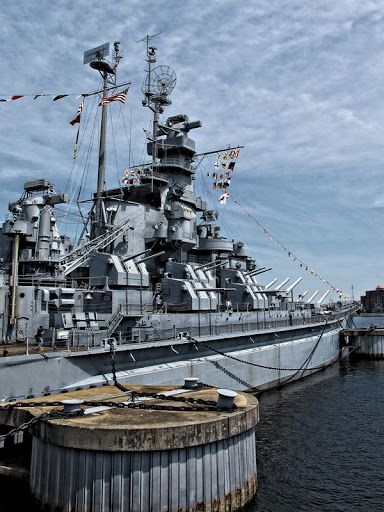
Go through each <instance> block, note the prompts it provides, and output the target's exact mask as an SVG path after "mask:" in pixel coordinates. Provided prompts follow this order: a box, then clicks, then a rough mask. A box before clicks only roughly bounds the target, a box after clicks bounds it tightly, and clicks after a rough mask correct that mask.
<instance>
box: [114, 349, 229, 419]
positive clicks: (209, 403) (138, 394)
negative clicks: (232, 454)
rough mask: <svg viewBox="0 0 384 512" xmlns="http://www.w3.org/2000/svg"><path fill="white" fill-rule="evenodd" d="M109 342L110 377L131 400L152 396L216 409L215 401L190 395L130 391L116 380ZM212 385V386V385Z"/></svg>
mask: <svg viewBox="0 0 384 512" xmlns="http://www.w3.org/2000/svg"><path fill="white" fill-rule="evenodd" d="M108 343H109V349H110V354H111V366H112V379H113V384H114V385H115V386H116V387H117V388H118V389H120V391H124V392H129V393H131V396H132V401H133V400H134V397H139V398H144V397H147V398H153V399H155V400H164V401H167V400H168V401H170V402H181V403H185V404H195V405H200V406H204V407H206V408H207V410H210V411H211V410H218V407H217V402H216V401H215V400H203V399H202V398H192V397H181V396H174V395H171V396H167V395H164V394H162V393H145V392H139V391H132V390H131V389H129V388H127V387H125V386H123V385H122V384H120V383H119V382H118V381H117V377H116V359H115V353H116V351H115V347H114V344H113V340H110V341H108ZM201 387H211V386H208V385H204V386H203V385H202V386H201ZM212 387H214V386H212ZM195 389H196V388H195ZM149 407H153V406H149ZM155 407H156V408H158V407H164V406H155ZM236 408H237V406H236V404H234V405H233V407H232V409H236ZM170 410H180V411H181V410H188V411H191V410H199V411H201V410H202V408H198V409H192V408H191V407H188V408H181V407H178V408H174V406H172V409H170Z"/></svg>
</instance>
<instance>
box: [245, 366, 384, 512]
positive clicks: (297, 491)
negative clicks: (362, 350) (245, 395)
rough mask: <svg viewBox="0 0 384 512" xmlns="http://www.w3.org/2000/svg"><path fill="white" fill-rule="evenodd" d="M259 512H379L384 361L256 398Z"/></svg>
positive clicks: (383, 478) (337, 369)
mask: <svg viewBox="0 0 384 512" xmlns="http://www.w3.org/2000/svg"><path fill="white" fill-rule="evenodd" d="M259 399H260V416H261V421H260V424H259V428H258V439H257V449H258V453H257V459H258V472H259V490H258V495H257V499H256V500H255V503H253V504H252V506H251V507H249V510H250V511H257V512H290V511H294V512H299V511H306V512H309V511H311V512H315V511H319V512H320V511H321V512H328V511H329V512H338V511H342V512H357V511H364V512H382V511H384V361H378V362H374V361H359V362H354V363H349V362H342V363H340V365H336V366H334V367H332V368H330V369H328V370H326V371H325V372H323V373H322V374H318V375H316V376H313V377H311V378H309V379H307V380H306V381H302V382H300V383H295V384H292V385H291V386H288V387H287V388H285V389H282V390H281V391H272V392H269V393H265V394H264V395H263V396H261V397H260V398H259Z"/></svg>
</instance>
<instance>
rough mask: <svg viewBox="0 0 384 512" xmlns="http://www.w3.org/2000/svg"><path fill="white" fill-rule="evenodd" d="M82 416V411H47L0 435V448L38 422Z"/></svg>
mask: <svg viewBox="0 0 384 512" xmlns="http://www.w3.org/2000/svg"><path fill="white" fill-rule="evenodd" d="M49 405H52V403H50V404H49ZM60 405H62V404H60ZM39 406H41V404H39ZM15 407H16V405H15ZM23 407H24V405H23ZM2 409H3V408H1V409H0V410H2ZM83 414H84V410H82V409H81V410H80V411H71V412H67V411H65V412H64V411H63V410H60V411H58V410H53V411H49V412H44V413H43V414H40V415H39V416H34V417H33V418H31V419H30V420H28V421H26V422H24V423H22V424H21V425H19V426H18V427H15V428H13V429H12V430H10V431H9V432H7V433H6V434H3V435H0V447H4V444H5V440H6V439H7V438H9V437H11V436H14V435H15V434H18V433H19V432H24V431H25V430H28V429H29V428H31V427H32V426H33V425H35V424H36V423H39V422H40V421H46V420H56V419H60V418H73V417H76V416H82V415H83Z"/></svg>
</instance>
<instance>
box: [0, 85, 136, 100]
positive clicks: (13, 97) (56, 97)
mask: <svg viewBox="0 0 384 512" xmlns="http://www.w3.org/2000/svg"><path fill="white" fill-rule="evenodd" d="M130 85H131V82H124V83H123V84H119V85H117V86H116V85H114V86H112V87H108V89H107V91H110V90H112V89H116V88H117V87H123V86H128V87H127V88H126V89H125V90H124V91H122V92H121V93H119V94H125V95H126V93H127V91H128V88H129V86H130ZM102 92H103V89H100V90H99V91H94V92H83V93H67V94H58V93H40V92H39V93H36V92H34V93H28V94H14V95H8V94H0V102H8V101H16V100H19V99H21V98H24V97H33V99H34V100H37V98H41V97H45V96H47V97H53V101H58V100H62V99H63V98H67V97H68V96H75V97H76V98H81V97H83V98H86V97H87V96H94V95H96V94H100V93H102ZM4 96H5V97H4Z"/></svg>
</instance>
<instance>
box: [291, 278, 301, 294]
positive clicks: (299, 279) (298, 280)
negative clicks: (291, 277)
mask: <svg viewBox="0 0 384 512" xmlns="http://www.w3.org/2000/svg"><path fill="white" fill-rule="evenodd" d="M302 280H303V278H302V277H299V278H298V279H296V281H295V282H294V283H292V284H291V286H288V288H287V292H288V293H289V292H291V291H292V290H293V289H294V287H295V286H297V285H298V284H299V283H300V282H301V281H302Z"/></svg>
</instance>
